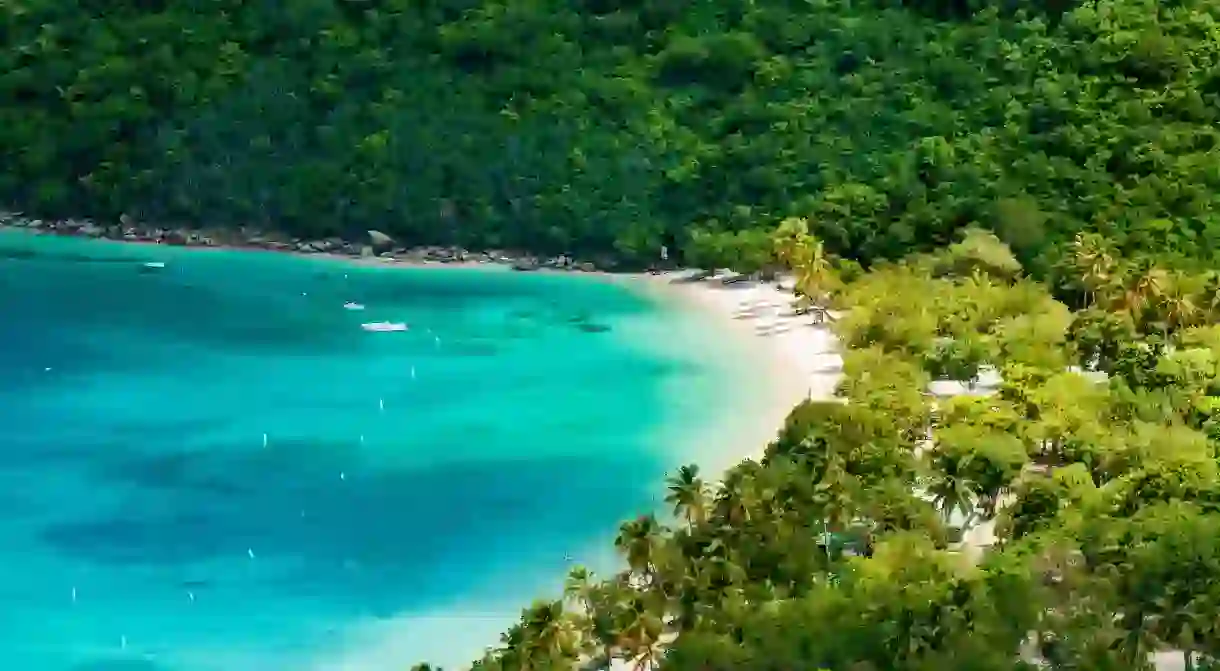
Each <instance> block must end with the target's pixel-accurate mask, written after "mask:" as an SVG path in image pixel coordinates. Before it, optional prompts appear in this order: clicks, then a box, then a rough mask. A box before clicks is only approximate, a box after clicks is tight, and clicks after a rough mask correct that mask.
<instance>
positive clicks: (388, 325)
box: [360, 322, 407, 333]
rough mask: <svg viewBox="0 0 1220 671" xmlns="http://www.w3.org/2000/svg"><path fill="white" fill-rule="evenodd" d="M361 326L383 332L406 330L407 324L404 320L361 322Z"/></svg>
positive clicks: (368, 329)
mask: <svg viewBox="0 0 1220 671" xmlns="http://www.w3.org/2000/svg"><path fill="white" fill-rule="evenodd" d="M360 328H362V329H364V330H365V331H375V332H379V333H383V332H387V331H406V330H407V325H406V324H404V323H402V322H366V323H364V324H361V325H360Z"/></svg>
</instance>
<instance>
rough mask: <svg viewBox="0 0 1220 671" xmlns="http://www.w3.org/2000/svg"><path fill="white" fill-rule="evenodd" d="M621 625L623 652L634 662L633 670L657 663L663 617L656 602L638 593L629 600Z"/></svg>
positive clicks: (663, 626)
mask: <svg viewBox="0 0 1220 671" xmlns="http://www.w3.org/2000/svg"><path fill="white" fill-rule="evenodd" d="M625 616H626V617H625V622H624V627H623V639H622V643H623V654H624V655H625V656H626V658H627V659H628V660H631V661H633V662H634V664H633V668H634V669H635V671H648V670H649V669H652V668H653V667H654V666H656V664H657V656H658V654H659V652H660V646H661V643H662V639H663V637H664V635H665V623H664V617H663V615H662V614H661V613H658V612H657V604H656V603H655V602H652V601H650V600H649V599H648V598H647V596H646V595H642V594H638V595H636V596H635V597H634V598H633V599H631V601H630V602H629V607H628V608H627V609H626V612H625Z"/></svg>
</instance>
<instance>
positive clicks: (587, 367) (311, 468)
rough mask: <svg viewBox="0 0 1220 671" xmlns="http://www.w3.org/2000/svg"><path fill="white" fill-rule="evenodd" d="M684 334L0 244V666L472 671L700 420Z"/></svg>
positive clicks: (537, 282)
mask: <svg viewBox="0 0 1220 671" xmlns="http://www.w3.org/2000/svg"><path fill="white" fill-rule="evenodd" d="M148 261H160V262H164V263H165V264H166V265H165V267H164V268H162V269H150V268H146V267H145V266H144V265H143V264H144V263H145V262H148ZM346 301H356V302H359V303H362V304H364V305H365V306H366V309H365V310H364V311H352V310H346V309H344V308H343V304H344V303H345V302H346ZM380 320H391V321H404V322H407V323H408V324H409V325H410V330H409V331H407V332H397V333H369V332H366V331H363V330H362V329H361V328H360V324H361V323H362V322H367V321H380ZM589 324H593V325H596V326H595V328H590V327H589V326H588V325H589ZM699 331H700V328H699V324H698V323H697V318H696V316H694V315H690V314H686V313H683V312H682V311H676V310H674V309H672V306H666V305H663V304H660V303H658V302H657V300H656V299H653V298H649V297H647V296H644V295H642V294H640V293H638V292H635V291H632V290H629V289H628V288H625V287H624V286H622V285H621V284H619V283H612V282H608V281H606V280H601V279H595V278H589V277H574V276H558V275H541V274H532V273H512V272H497V271H485V270H458V269H441V270H432V269H428V270H404V269H387V268H361V267H356V266H353V265H351V264H347V263H342V262H336V261H325V260H309V259H300V258H292V257H288V256H284V255H276V254H269V253H251V252H247V253H241V252H212V251H207V252H191V251H186V250H176V249H170V248H164V247H144V246H132V245H117V244H110V243H96V242H86V241H81V240H73V239H65V238H51V237H36V236H28V235H24V234H21V233H12V232H0V539H2V540H0V658H3V661H4V666H5V668H11V669H20V670H21V671H167V670H173V671H196V670H213V669H215V670H223V671H247V670H250V671H255V670H257V671H266V670H269V669H276V670H279V669H352V670H353V671H365V670H368V671H380V670H381V669H387V670H388V669H402V668H406V667H407V666H408V665H409V664H410V663H412V662H415V661H419V659H418V658H419V657H420V656H427V657H429V658H431V659H433V660H436V661H442V662H447V663H452V662H453V661H455V660H463V659H469V658H470V657H471V656H472V655H474V654H476V653H477V652H478V650H479V649H480V648H481V647H482V646H483V645H487V644H491V643H494V642H495V638H496V634H497V632H498V631H500V630H501V629H502V628H503V626H504V625H505V624H506V620H507V619H511V618H512V617H513V615H514V614H515V612H516V611H517V610H518V609H519V608H520V607H522V606H524V605H526V603H527V602H528V600H529V598H530V597H531V596H534V595H536V594H538V593H540V590H545V589H549V588H553V587H554V585H555V584H557V581H558V580H559V579H560V577H561V576H562V574H563V572H564V571H565V567H566V566H567V565H568V562H569V558H573V559H578V560H580V561H583V562H587V563H593V564H595V565H597V564H604V563H605V562H607V561H609V558H608V557H606V556H604V553H603V552H602V550H603V549H604V548H605V547H608V544H607V543H606V540H607V539H608V537H610V536H611V535H612V534H613V531H614V529H615V527H616V525H617V523H618V521H619V520H621V519H623V518H626V517H628V516H630V515H633V514H635V513H637V512H640V511H643V510H646V509H647V508H648V507H649V506H651V505H654V504H655V503H656V497H657V496H658V495H659V493H660V491H661V488H660V487H659V486H658V482H659V481H660V479H661V478H662V477H663V475H664V473H665V472H666V471H667V470H669V469H671V468H672V467H673V466H675V465H676V464H678V463H682V462H683V461H686V460H687V457H689V456H690V454H689V453H687V454H682V452H683V450H684V449H686V448H689V447H692V446H691V445H687V446H686V447H680V446H678V445H676V443H680V442H682V441H683V439H684V435H685V429H684V428H683V427H690V426H694V425H696V424H699V423H700V422H702V423H706V421H707V419H708V418H709V417H712V416H713V415H715V414H716V413H717V412H718V411H721V410H723V408H721V409H719V410H718V406H717V404H718V403H722V402H726V403H727V401H722V400H720V399H719V398H718V397H719V396H721V394H720V393H718V390H719V388H721V387H723V383H724V380H725V377H726V376H728V375H730V374H731V373H730V371H729V370H728V366H727V364H725V361H726V359H730V358H731V357H728V356H725V355H723V353H720V354H717V353H716V352H714V351H713V350H714V348H713V347H703V346H701V347H691V346H689V343H690V342H691V341H690V340H689V339H690V338H697V337H698V333H699ZM264 434H265V435H266V439H265V444H264ZM594 548H597V549H594Z"/></svg>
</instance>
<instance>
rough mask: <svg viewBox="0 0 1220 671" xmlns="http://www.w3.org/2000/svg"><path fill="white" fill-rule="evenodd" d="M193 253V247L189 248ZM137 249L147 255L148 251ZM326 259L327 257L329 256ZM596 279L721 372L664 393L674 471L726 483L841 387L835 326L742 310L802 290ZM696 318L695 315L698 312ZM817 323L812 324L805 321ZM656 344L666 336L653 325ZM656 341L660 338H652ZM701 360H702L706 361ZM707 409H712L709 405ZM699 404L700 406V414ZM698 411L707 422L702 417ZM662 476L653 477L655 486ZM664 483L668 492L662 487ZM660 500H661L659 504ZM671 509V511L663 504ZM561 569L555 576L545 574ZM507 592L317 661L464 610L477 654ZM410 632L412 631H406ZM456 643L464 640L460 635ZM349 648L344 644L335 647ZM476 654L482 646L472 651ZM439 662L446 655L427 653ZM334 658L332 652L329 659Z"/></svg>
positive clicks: (357, 636) (404, 642) (499, 624)
mask: <svg viewBox="0 0 1220 671" xmlns="http://www.w3.org/2000/svg"><path fill="white" fill-rule="evenodd" d="M102 244H103V245H107V244H116V245H121V246H124V247H128V246H130V247H132V248H133V249H135V248H138V249H139V250H140V251H142V252H149V251H152V250H151V249H150V248H151V247H153V246H152V245H148V244H135V245H128V244H127V243H122V242H110V243H106V242H103V243H102ZM165 251H167V252H169V254H170V255H172V256H176V255H177V254H179V253H183V252H186V253H189V252H188V250H187V249H183V248H171V249H166V250H165ZM191 251H194V250H191ZM285 255H286V256H301V257H303V258H312V259H315V260H316V261H321V262H323V263H328V262H340V263H352V262H355V263H356V264H358V265H362V266H368V265H373V266H378V267H379V269H383V270H385V271H390V272H392V271H393V270H394V269H408V268H412V269H419V268H429V269H441V268H450V269H455V270H456V269H457V268H466V269H469V268H472V267H474V268H483V269H486V270H488V271H503V270H507V268H506V267H505V266H503V265H498V264H431V263H423V264H415V263H401V264H397V263H395V264H387V263H384V262H378V261H373V260H368V259H365V260H358V259H351V258H345V257H325V256H322V255H318V254H309V255H297V254H292V253H291V252H289V253H287V254H285ZM136 256H141V257H142V256H144V254H138V255H136ZM319 257H321V258H319ZM542 273H543V274H547V275H550V274H556V275H558V274H564V275H567V274H568V273H566V272H563V271H549V270H543V271H542ZM578 276H583V277H586V278H587V279H588V280H589V281H607V282H612V283H616V284H620V285H621V286H623V287H624V288H625V289H628V290H630V291H632V292H633V293H637V294H638V295H641V296H644V297H646V298H648V299H649V300H650V301H653V302H655V303H656V304H659V305H661V306H663V307H664V308H665V309H672V310H676V311H679V312H681V313H683V315H681V316H676V319H675V322H676V323H680V326H676V327H675V329H674V330H673V331H672V332H670V333H666V335H667V336H672V337H671V338H666V339H665V341H664V342H656V344H657V346H658V349H661V350H672V351H673V352H674V354H675V360H686V361H691V362H699V363H700V364H702V363H703V362H708V364H709V365H708V366H706V368H707V370H706V371H705V372H704V373H701V375H706V376H707V377H708V378H711V379H714V383H713V384H712V385H708V387H709V388H707V389H704V388H702V387H703V385H702V381H703V380H702V379H696V378H691V377H688V376H683V375H679V376H676V377H675V378H674V380H673V382H674V387H673V388H666V389H663V390H661V395H660V397H659V398H662V399H666V400H667V401H669V400H672V402H673V403H674V405H673V408H672V411H667V412H666V414H672V416H673V417H674V420H675V421H674V422H666V425H665V426H663V427H660V431H659V435H658V436H657V437H656V439H655V444H656V445H657V453H658V456H659V457H660V458H663V459H664V460H665V461H667V462H668V463H669V466H668V467H667V468H666V470H667V471H671V470H672V468H674V467H676V466H678V465H680V464H682V463H692V462H693V463H697V464H698V465H699V466H700V467H701V468H702V469H703V470H704V472H705V474H706V475H705V477H707V478H708V479H712V480H714V479H719V476H720V474H721V472H722V471H723V470H724V469H725V468H727V467H729V466H731V465H733V464H735V463H737V462H739V461H741V460H742V459H745V458H757V457H759V456H761V453H762V451H763V449H764V448H765V446H766V444H767V443H768V442H769V441H770V440H772V439H773V437H774V436H775V433H776V431H777V429H778V428H779V426H780V425H781V424H782V422H783V420H784V418H785V417H786V415H787V414H788V412H789V411H790V410H791V408H792V407H793V406H794V405H795V404H796V403H798V402H799V401H800V400H802V399H803V398H805V397H806V396H808V395H810V394H814V395H815V396H820V395H823V394H825V395H829V394H830V393H832V392H833V386H834V376H830V375H827V374H825V373H819V372H818V370H817V366H818V365H819V356H820V354H819V352H821V351H822V350H823V349H825V345H826V343H829V342H831V341H832V339H830V338H829V333H828V331H827V330H826V329H825V328H819V327H814V326H812V325H806V324H802V323H799V322H794V323H793V327H792V328H791V329H790V330H788V331H786V332H783V333H775V334H769V335H760V334H759V333H758V332H757V329H756V325H757V323H758V319H757V318H747V319H742V318H735V317H740V316H741V315H739V314H737V313H738V308H739V305H740V304H741V303H742V302H743V301H757V300H769V301H772V302H774V303H776V304H778V305H784V306H786V305H788V304H789V303H790V302H791V300H792V295H791V293H789V292H786V291H784V290H782V289H780V288H779V287H777V286H776V285H775V284H774V283H753V282H739V283H733V284H725V283H723V282H721V281H719V279H718V278H712V279H709V280H706V281H700V282H692V281H687V280H688V276H689V273H687V272H670V273H663V274H658V275H648V274H612V273H581V274H579V275H578ZM688 317H689V319H688ZM807 321H808V320H806V323H807ZM652 337H653V338H654V340H657V341H659V339H657V338H656V332H655V331H653V332H652ZM647 346H648V347H649V349H651V348H652V343H648V345H647ZM700 367H701V368H702V367H703V366H702V365H701V366H700ZM704 407H706V408H707V409H708V412H701V411H702V409H703V408H704ZM692 410H694V411H696V412H699V413H700V414H698V415H697V416H696V415H695V414H694V413H692ZM692 419H698V420H699V421H697V422H696V423H692ZM651 485H652V483H650V486H651ZM654 489H655V491H658V492H660V491H663V489H661V488H655V487H654ZM655 503H658V504H659V502H655ZM657 512H658V514H661V515H663V514H664V513H665V511H663V510H657ZM602 540H604V539H599V541H598V542H595V543H591V544H590V545H591V547H590V550H589V551H588V552H581V553H579V556H577V557H574V558H573V559H574V560H579V561H582V562H584V563H587V564H589V565H591V568H594V569H595V570H596V569H602V570H603V571H605V570H609V569H612V568H613V566H614V564H615V563H617V560H616V558H614V557H613V556H609V557H607V556H602V555H604V554H608V553H607V552H606V551H605V548H606V547H608V546H607V545H606V544H605V543H604V542H601V541H602ZM538 568H539V569H540V570H538V571H530V572H529V573H530V574H531V575H522V576H520V579H521V580H520V581H519V582H518V583H517V584H518V586H519V587H521V588H522V589H519V590H514V594H513V595H511V596H513V597H516V596H518V595H520V594H525V593H527V592H528V593H529V594H530V596H529V597H527V599H528V598H533V597H535V596H546V595H547V594H549V593H550V592H551V591H552V589H551V588H552V587H557V586H558V585H559V583H560V581H561V580H562V578H563V575H562V572H563V567H562V566H559V565H558V563H557V564H556V566H554V567H551V566H546V567H541V566H540V567H538ZM552 572H554V573H555V575H554V576H553V577H554V580H553V581H552V580H551V579H549V578H545V577H544V576H543V574H550V573H552ZM503 596H504V597H505V598H504V599H502V600H501V601H498V602H497V603H494V604H490V603H477V604H474V603H463V602H461V601H457V602H455V603H453V604H452V606H451V607H446V608H444V609H443V610H436V611H429V612H423V613H411V614H404V615H403V616H402V617H401V618H399V617H391V618H389V619H381V620H375V621H370V622H368V623H366V624H367V625H368V626H367V627H366V626H360V625H359V624H357V626H355V627H353V628H352V629H350V630H349V629H348V628H347V627H344V629H345V630H346V631H345V635H344V636H343V638H344V639H345V641H344V644H343V645H342V648H344V650H343V651H342V654H341V655H340V656H339V657H338V658H331V659H317V660H316V661H317V662H318V665H317V666H316V667H315V666H313V664H312V663H311V664H310V668H317V669H358V670H360V671H364V670H366V669H367V670H369V671H371V670H373V669H380V668H384V667H385V666H386V665H388V664H401V663H403V661H404V659H406V660H407V661H409V660H410V659H417V658H419V653H420V652H421V651H420V650H417V649H416V648H417V647H418V646H419V644H420V643H421V642H422V643H429V642H432V643H436V639H437V636H440V635H441V633H442V630H444V631H445V632H449V633H451V632H452V631H453V630H454V618H459V619H460V620H462V623H461V624H460V625H458V627H457V628H460V629H461V630H462V631H463V632H465V635H464V636H463V638H464V639H466V640H464V641H462V642H461V643H460V644H459V645H457V646H454V647H462V648H464V647H466V645H467V644H469V645H471V646H472V648H473V649H472V650H469V651H467V650H461V651H458V650H454V651H453V652H454V653H455V654H453V655H446V656H445V657H446V659H445V660H443V661H446V662H448V659H447V658H449V657H453V662H450V664H452V663H454V662H463V661H469V659H470V658H471V657H474V656H477V655H478V653H479V650H481V648H482V647H484V646H488V645H493V644H495V642H496V635H497V634H498V633H499V632H500V631H501V630H502V629H503V626H504V625H505V624H507V623H511V621H512V619H513V618H515V617H516V616H517V614H518V613H519V609H520V608H522V607H525V606H526V605H528V601H520V602H519V601H517V600H516V599H510V598H508V597H509V596H510V595H507V594H505V595H503ZM404 632H406V635H405V636H404ZM454 643H456V642H454ZM336 652H339V651H336ZM470 653H473V654H470ZM427 656H428V657H431V658H432V659H433V661H442V660H441V659H438V658H436V656H434V655H427ZM326 657H329V655H327V656H326Z"/></svg>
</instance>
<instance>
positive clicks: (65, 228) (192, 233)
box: [0, 211, 629, 273]
mask: <svg viewBox="0 0 1220 671" xmlns="http://www.w3.org/2000/svg"><path fill="white" fill-rule="evenodd" d="M0 231H19V232H24V233H27V234H29V235H49V236H55V237H65V238H79V239H83V240H100V241H104V242H113V243H118V244H132V245H142V246H159V245H163V246H166V247H173V248H178V249H191V250H213V251H263V252H276V253H281V254H290V255H294V256H300V257H304V258H319V259H334V260H340V261H345V262H349V263H354V264H357V265H363V266H377V267H396V266H399V267H412V268H414V267H427V268H433V267H452V268H502V269H512V270H518V271H539V270H547V271H559V272H578V273H606V272H609V273H618V272H629V269H627V268H625V267H624V265H623V264H622V263H621V262H620V260H619V259H616V258H613V257H611V256H608V255H603V256H600V257H598V258H595V259H592V260H589V259H579V258H576V257H574V256H571V255H568V254H559V255H555V256H546V255H540V254H532V253H529V252H524V251H520V250H510V249H486V250H478V251H476V250H469V249H465V248H463V247H458V246H452V245H450V246H445V245H415V246H404V245H401V244H399V243H398V242H396V241H395V240H394V239H393V238H392V237H390V236H389V235H386V234H385V233H381V232H379V231H376V230H369V231H367V235H366V236H364V239H362V240H358V241H354V240H349V239H344V238H340V237H327V238H317V239H313V238H300V237H295V236H289V235H286V234H284V233H281V232H278V231H267V230H261V229H249V228H245V227H238V228H217V229H199V228H191V227H166V226H156V225H151V224H138V223H135V222H133V221H131V220H130V219H129V218H127V217H120V223H118V224H115V225H109V226H104V225H99V224H96V223H94V222H93V221H90V220H84V219H82V220H75V219H65V220H44V219H37V218H31V217H25V216H24V215H22V214H21V213H13V212H5V211H0Z"/></svg>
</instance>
